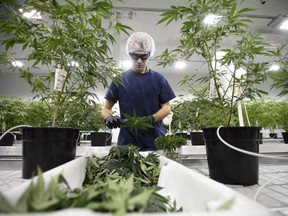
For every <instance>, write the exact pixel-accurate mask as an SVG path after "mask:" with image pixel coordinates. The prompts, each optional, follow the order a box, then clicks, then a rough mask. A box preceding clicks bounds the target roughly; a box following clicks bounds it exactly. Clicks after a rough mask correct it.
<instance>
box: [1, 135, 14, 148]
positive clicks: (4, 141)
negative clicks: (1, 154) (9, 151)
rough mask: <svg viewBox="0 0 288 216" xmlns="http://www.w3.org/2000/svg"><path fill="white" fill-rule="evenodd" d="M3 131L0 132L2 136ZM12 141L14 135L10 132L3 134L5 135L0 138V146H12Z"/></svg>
mask: <svg viewBox="0 0 288 216" xmlns="http://www.w3.org/2000/svg"><path fill="white" fill-rule="evenodd" d="M2 134H3V133H0V136H2ZM13 142H14V135H13V134H11V133H7V134H5V136H4V137H3V138H2V139H1V140H0V146H12V145H13Z"/></svg>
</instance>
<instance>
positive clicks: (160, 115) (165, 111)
mask: <svg viewBox="0 0 288 216" xmlns="http://www.w3.org/2000/svg"><path fill="white" fill-rule="evenodd" d="M170 111H171V109H170V102H169V101H168V102H166V103H164V104H162V107H161V109H160V110H158V112H157V113H155V114H153V116H154V118H155V122H159V121H161V120H162V119H164V118H165V117H166V116H168V115H169V113H170Z"/></svg>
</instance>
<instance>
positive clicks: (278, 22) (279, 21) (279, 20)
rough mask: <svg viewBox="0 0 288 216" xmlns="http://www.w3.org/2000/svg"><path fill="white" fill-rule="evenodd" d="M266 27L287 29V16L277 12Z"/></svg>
mask: <svg viewBox="0 0 288 216" xmlns="http://www.w3.org/2000/svg"><path fill="white" fill-rule="evenodd" d="M267 26H268V27H271V28H276V27H279V28H280V29H284V30H288V17H287V14H285V15H283V14H278V15H277V16H276V17H275V18H274V19H272V20H271V21H270V22H269V23H268V24H267Z"/></svg>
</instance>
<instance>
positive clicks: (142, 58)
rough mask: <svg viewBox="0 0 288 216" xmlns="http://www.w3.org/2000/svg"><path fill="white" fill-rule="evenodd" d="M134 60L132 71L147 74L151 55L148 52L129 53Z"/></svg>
mask: <svg viewBox="0 0 288 216" xmlns="http://www.w3.org/2000/svg"><path fill="white" fill-rule="evenodd" d="M129 55H130V58H131V60H132V70H134V71H135V72H137V73H145V72H146V68H147V65H148V62H149V60H148V58H149V56H150V53H147V52H133V53H129Z"/></svg>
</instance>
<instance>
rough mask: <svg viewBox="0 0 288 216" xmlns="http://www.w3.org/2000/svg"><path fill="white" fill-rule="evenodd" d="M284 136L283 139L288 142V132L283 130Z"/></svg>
mask: <svg viewBox="0 0 288 216" xmlns="http://www.w3.org/2000/svg"><path fill="white" fill-rule="evenodd" d="M282 137H283V140H284V143H286V144H287V143H288V132H282Z"/></svg>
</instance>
